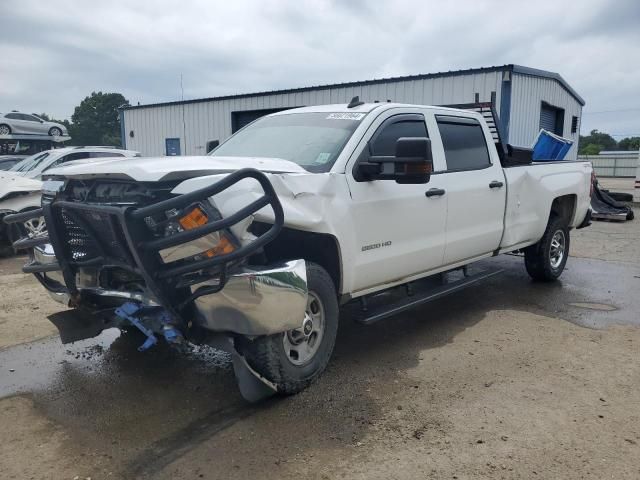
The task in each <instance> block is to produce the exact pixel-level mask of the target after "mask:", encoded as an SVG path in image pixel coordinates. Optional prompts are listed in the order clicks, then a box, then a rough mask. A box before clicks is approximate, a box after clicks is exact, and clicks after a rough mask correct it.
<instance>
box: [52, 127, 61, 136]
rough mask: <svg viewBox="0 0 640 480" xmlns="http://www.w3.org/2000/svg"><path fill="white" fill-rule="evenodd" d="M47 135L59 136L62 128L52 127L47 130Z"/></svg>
mask: <svg viewBox="0 0 640 480" xmlns="http://www.w3.org/2000/svg"><path fill="white" fill-rule="evenodd" d="M49 135H51V136H52V137H59V136H61V135H62V130H60V129H59V128H56V127H54V128H52V129H51V130H49Z"/></svg>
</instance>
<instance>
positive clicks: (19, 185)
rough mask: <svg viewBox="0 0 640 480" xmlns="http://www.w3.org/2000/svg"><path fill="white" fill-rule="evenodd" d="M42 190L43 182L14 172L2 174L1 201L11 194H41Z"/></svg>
mask: <svg viewBox="0 0 640 480" xmlns="http://www.w3.org/2000/svg"><path fill="white" fill-rule="evenodd" d="M40 190H42V182H41V181H40V180H34V179H32V178H26V177H23V176H22V175H16V174H15V173H13V172H0V200H2V199H3V198H5V197H6V196H7V195H9V194H11V193H18V192H25V193H28V192H39V191H40Z"/></svg>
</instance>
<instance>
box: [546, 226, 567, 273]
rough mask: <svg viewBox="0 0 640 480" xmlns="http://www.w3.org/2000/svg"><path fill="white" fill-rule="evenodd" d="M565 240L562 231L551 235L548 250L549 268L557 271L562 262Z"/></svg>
mask: <svg viewBox="0 0 640 480" xmlns="http://www.w3.org/2000/svg"><path fill="white" fill-rule="evenodd" d="M565 245H566V238H565V236H564V232H563V231H562V230H558V231H557V232H556V233H554V234H553V238H552V239H551V248H550V249H549V263H550V264H551V268H553V269H557V268H558V267H559V266H560V265H561V264H562V261H563V260H564V255H565Z"/></svg>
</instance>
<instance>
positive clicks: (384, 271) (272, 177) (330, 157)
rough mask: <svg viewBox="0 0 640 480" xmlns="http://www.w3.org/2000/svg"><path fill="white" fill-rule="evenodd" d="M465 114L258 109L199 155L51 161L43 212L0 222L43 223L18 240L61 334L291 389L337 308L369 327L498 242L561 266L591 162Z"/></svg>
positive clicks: (253, 386) (316, 355)
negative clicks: (156, 348) (259, 114)
mask: <svg viewBox="0 0 640 480" xmlns="http://www.w3.org/2000/svg"><path fill="white" fill-rule="evenodd" d="M476 110H479V111H480V112H481V113H479V112H478V111H474V110H468V109H452V108H443V107H430V106H417V105H401V104H393V103H371V104H364V103H362V102H359V101H358V99H357V98H354V100H353V101H352V102H351V103H350V104H349V105H327V106H317V107H308V108H299V109H294V110H288V111H284V112H280V113H275V114H272V115H269V116H266V117H263V118H260V119H259V120H257V121H255V122H254V123H252V124H250V125H249V126H247V127H245V128H244V129H242V130H241V131H239V132H238V133H236V134H235V135H234V136H232V137H231V138H229V139H228V140H227V141H225V142H224V143H222V144H221V145H220V146H219V147H218V148H217V149H216V150H214V151H213V152H212V153H211V154H210V155H209V156H203V157H182V158H174V157H171V158H144V159H135V160H131V161H129V160H124V161H123V160H118V161H115V160H110V159H101V160H99V161H94V162H92V163H90V164H87V165H83V164H79V165H70V166H66V167H62V168H58V169H55V170H52V171H50V172H48V176H47V178H48V179H47V180H46V181H45V184H44V189H43V205H42V210H39V211H36V212H28V213H26V214H18V215H13V216H11V217H9V218H7V221H9V222H11V221H13V222H19V221H24V220H25V218H26V216H28V215H29V214H31V215H32V216H37V215H44V217H45V219H46V223H47V227H48V236H41V237H32V238H25V239H22V240H20V241H19V243H20V245H18V246H19V247H20V248H25V247H34V248H33V256H32V257H33V258H32V261H31V262H30V263H29V264H27V265H26V266H25V267H24V271H26V272H32V273H34V274H35V275H36V277H37V278H38V280H39V281H40V282H41V283H42V285H43V286H44V287H45V288H47V289H48V290H49V291H50V292H51V293H52V295H53V296H54V297H55V298H57V299H59V300H61V301H64V302H65V303H67V304H68V305H70V306H71V307H74V309H73V310H70V311H69V313H68V314H65V315H63V316H62V317H61V318H58V319H57V320H55V321H54V323H56V325H57V326H58V328H59V330H60V334H61V337H62V340H63V342H67V341H73V340H77V339H79V338H86V337H90V336H95V335H97V334H98V333H100V332H101V331H102V330H104V329H106V328H110V327H118V328H121V329H124V330H126V329H127V328H129V329H131V328H135V329H137V330H140V331H141V332H143V333H144V336H145V338H146V341H145V343H144V345H142V347H141V348H142V349H144V348H148V347H149V346H151V345H153V344H154V343H155V342H156V341H157V337H162V336H164V338H165V339H166V340H167V341H168V342H170V343H181V342H184V341H190V342H192V343H208V344H212V345H226V346H227V347H228V348H229V350H230V351H231V352H232V353H233V359H234V367H235V371H236V376H237V377H238V380H239V385H240V389H241V391H242V393H243V394H244V395H245V397H246V398H248V399H252V400H255V399H257V398H260V397H262V396H264V395H265V394H266V392H278V393H282V394H292V393H296V392H299V391H300V390H302V389H303V388H305V387H307V386H308V385H309V384H310V383H311V382H312V381H313V380H314V379H315V378H317V376H318V375H319V374H320V373H321V372H322V371H323V369H324V368H325V366H326V365H327V363H328V361H329V358H330V356H331V353H332V350H333V346H334V342H335V338H336V333H337V328H338V317H339V311H340V307H341V305H343V304H346V303H353V304H355V306H356V307H359V313H358V314H357V315H356V317H357V319H358V320H359V321H361V322H363V323H370V322H373V321H376V320H379V319H381V318H384V317H388V316H391V315H392V314H394V313H396V312H398V311H400V310H403V309H405V308H408V307H411V306H415V305H419V304H421V303H424V302H426V301H428V300H431V299H433V298H437V297H440V296H442V295H444V294H446V293H450V292H452V291H456V290H458V289H460V288H462V287H463V286H467V285H469V284H472V283H474V282H475V281H477V280H478V279H480V278H483V277H486V276H488V275H490V274H492V273H493V272H492V271H486V270H485V271H480V272H478V273H476V274H472V273H470V271H469V269H467V266H468V265H469V264H471V263H473V262H476V261H478V260H480V259H484V258H487V257H491V256H495V255H498V254H500V253H507V252H515V251H519V252H523V253H524V258H525V265H526V269H527V271H528V272H529V274H530V275H531V276H532V277H533V278H534V279H536V280H543V281H549V280H554V279H556V278H558V276H559V275H560V274H561V273H562V270H563V268H564V266H565V263H566V261H567V256H568V253H569V232H570V230H571V229H573V228H581V227H583V226H586V225H588V224H589V223H590V221H589V219H590V217H589V213H590V210H589V203H590V188H591V172H592V169H591V165H590V164H589V162H569V161H562V162H540V163H532V162H531V161H530V160H528V157H527V154H526V152H523V151H522V150H518V149H515V150H514V149H511V148H509V149H507V148H505V147H506V146H503V145H502V143H501V140H500V135H499V129H498V128H496V125H495V123H494V121H493V117H492V116H491V117H488V116H487V115H486V109H485V110H482V105H481V106H480V108H476ZM482 112H484V113H485V114H483V113H482ZM487 118H488V119H489V120H490V122H489V123H487V121H485V120H486V119H487ZM496 147H498V148H496ZM54 253H55V255H54ZM443 272H453V273H455V274H456V275H458V277H460V276H461V278H459V279H457V280H455V281H452V282H446V281H442V280H441V279H442V278H445V277H446V275H443ZM436 274H440V275H436ZM434 276H435V278H438V279H439V281H438V282H436V283H437V284H436V285H435V286H434V285H433V283H434V282H433V281H432V280H433V278H434ZM425 279H426V280H425ZM427 280H428V281H427ZM221 339H222V341H221Z"/></svg>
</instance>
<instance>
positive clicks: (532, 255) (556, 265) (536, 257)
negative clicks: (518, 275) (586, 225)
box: [524, 215, 570, 282]
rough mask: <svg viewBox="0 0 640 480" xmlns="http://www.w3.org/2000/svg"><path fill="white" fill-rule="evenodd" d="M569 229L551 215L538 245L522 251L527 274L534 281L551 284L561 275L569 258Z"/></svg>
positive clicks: (559, 219)
mask: <svg viewBox="0 0 640 480" xmlns="http://www.w3.org/2000/svg"><path fill="white" fill-rule="evenodd" d="M569 243H570V242H569V227H568V226H567V225H566V222H565V221H564V220H563V219H562V218H560V217H558V216H556V215H552V216H551V218H550V219H549V223H548V224H547V228H546V230H545V231H544V235H543V236H542V238H541V239H540V241H539V242H538V243H536V244H535V245H531V246H530V247H527V248H526V249H525V251H524V264H525V267H526V268H527V273H528V274H529V276H530V277H531V278H533V279H534V280H540V281H543V282H552V281H554V280H557V279H558V277H559V276H560V275H561V274H562V271H563V270H564V267H565V265H566V264H567V258H568V256H569Z"/></svg>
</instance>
